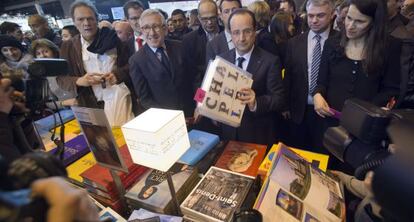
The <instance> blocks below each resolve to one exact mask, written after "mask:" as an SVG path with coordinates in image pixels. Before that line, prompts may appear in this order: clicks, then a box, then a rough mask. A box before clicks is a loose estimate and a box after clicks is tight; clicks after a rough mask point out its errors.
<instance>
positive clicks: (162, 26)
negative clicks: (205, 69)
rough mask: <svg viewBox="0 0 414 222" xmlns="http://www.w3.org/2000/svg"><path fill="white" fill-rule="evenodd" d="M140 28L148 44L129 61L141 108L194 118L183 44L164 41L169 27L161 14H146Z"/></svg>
mask: <svg viewBox="0 0 414 222" xmlns="http://www.w3.org/2000/svg"><path fill="white" fill-rule="evenodd" d="M139 25H140V27H141V32H142V37H143V38H144V40H145V42H146V44H145V45H144V46H143V48H142V49H140V50H139V51H138V52H137V53H135V54H134V55H133V56H132V57H131V58H130V59H129V65H130V72H129V74H130V76H131V79H132V82H133V84H134V88H135V92H136V93H137V95H138V98H139V101H140V102H141V105H142V106H143V108H144V109H149V108H152V107H155V108H164V109H178V110H183V111H184V114H185V115H186V116H191V112H192V106H193V105H192V104H193V102H192V95H191V93H190V89H191V87H190V82H189V78H188V77H187V76H185V74H186V72H185V71H184V70H185V67H184V64H183V59H182V50H181V49H182V48H181V42H179V41H175V40H168V39H165V36H166V35H167V24H166V21H165V19H164V17H163V15H162V14H161V13H160V12H159V11H158V10H154V9H147V10H145V11H144V12H143V13H142V14H141V18H140V20H139Z"/></svg>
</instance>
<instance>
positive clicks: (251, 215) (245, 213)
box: [233, 209, 263, 222]
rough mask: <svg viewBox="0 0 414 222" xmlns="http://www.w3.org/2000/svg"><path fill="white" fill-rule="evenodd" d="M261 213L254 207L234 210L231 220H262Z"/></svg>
mask: <svg viewBox="0 0 414 222" xmlns="http://www.w3.org/2000/svg"><path fill="white" fill-rule="evenodd" d="M262 221H263V217H262V214H261V213H260V212H259V211H257V210H255V209H244V210H240V211H239V212H236V213H235V214H234V217H233V222H262Z"/></svg>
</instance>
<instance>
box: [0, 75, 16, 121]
mask: <svg viewBox="0 0 414 222" xmlns="http://www.w3.org/2000/svg"><path fill="white" fill-rule="evenodd" d="M13 91H14V89H13V87H11V80H10V79H1V80H0V112H3V113H6V114H9V113H10V111H11V109H12V108H13V104H14V103H13V100H12V95H13Z"/></svg>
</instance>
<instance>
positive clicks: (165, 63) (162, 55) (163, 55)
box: [155, 47, 170, 70]
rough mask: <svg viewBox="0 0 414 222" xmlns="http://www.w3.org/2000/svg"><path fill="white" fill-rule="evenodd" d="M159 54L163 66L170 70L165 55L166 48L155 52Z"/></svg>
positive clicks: (160, 48)
mask: <svg viewBox="0 0 414 222" xmlns="http://www.w3.org/2000/svg"><path fill="white" fill-rule="evenodd" d="M155 53H156V54H157V58H158V59H159V60H160V62H161V63H162V65H163V66H164V67H165V68H166V69H167V70H170V63H169V61H168V58H167V56H166V55H165V52H164V48H163V47H159V48H157V51H156V52H155Z"/></svg>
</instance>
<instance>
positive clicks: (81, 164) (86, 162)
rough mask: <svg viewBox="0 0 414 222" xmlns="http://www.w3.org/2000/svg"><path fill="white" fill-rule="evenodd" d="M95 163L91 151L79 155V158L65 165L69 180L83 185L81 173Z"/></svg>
mask: <svg viewBox="0 0 414 222" xmlns="http://www.w3.org/2000/svg"><path fill="white" fill-rule="evenodd" d="M95 164H96V160H95V157H93V154H92V153H91V152H89V153H88V154H86V155H85V156H83V157H81V158H80V159H79V160H77V161H75V162H73V163H72V164H70V165H69V166H67V167H66V171H67V172H68V178H69V181H70V182H72V183H74V184H76V185H78V186H82V187H83V178H82V177H81V174H82V173H83V172H85V171H86V170H87V169H89V168H91V167H92V166H94V165H95Z"/></svg>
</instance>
